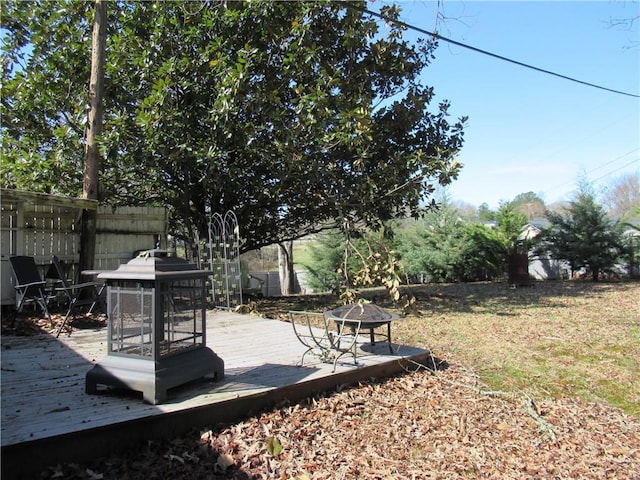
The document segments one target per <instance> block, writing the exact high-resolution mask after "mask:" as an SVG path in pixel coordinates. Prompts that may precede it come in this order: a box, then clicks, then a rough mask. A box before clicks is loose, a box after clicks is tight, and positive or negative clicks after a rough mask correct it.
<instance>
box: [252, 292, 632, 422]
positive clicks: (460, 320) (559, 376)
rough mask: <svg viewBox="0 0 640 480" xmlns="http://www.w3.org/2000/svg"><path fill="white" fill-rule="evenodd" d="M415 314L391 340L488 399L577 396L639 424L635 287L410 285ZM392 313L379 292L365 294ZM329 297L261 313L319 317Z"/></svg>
mask: <svg viewBox="0 0 640 480" xmlns="http://www.w3.org/2000/svg"><path fill="white" fill-rule="evenodd" d="M407 293H409V294H412V295H414V296H415V297H416V300H417V304H416V306H417V309H418V312H416V313H413V314H410V315H407V316H405V318H404V320H403V321H401V322H397V323H395V324H394V326H393V329H394V340H395V341H397V342H399V343H405V344H408V345H413V346H418V347H422V348H427V349H429V350H431V351H432V353H433V354H434V356H435V357H437V358H439V359H442V360H443V361H446V362H448V363H452V362H453V363H458V364H462V365H464V366H466V367H467V368H470V369H473V370H474V371H475V372H476V373H477V374H478V375H479V377H480V378H479V379H480V380H481V381H482V383H485V384H487V385H488V386H489V387H490V388H492V389H495V390H502V391H507V392H514V391H521V392H523V393H525V394H527V395H529V396H530V397H532V398H535V399H542V398H564V397H577V398H580V399H582V400H585V401H589V402H590V401H600V402H604V403H606V404H608V405H610V406H613V407H618V408H621V409H622V410H624V411H625V412H626V413H627V414H630V415H632V416H635V417H637V418H640V283H639V282H622V283H591V282H582V281H567V282H544V283H538V284H536V285H534V286H532V287H526V288H518V289H512V288H509V287H508V285H506V284H502V283H474V284H455V285H454V284H447V285H428V286H415V287H411V288H409V289H408V292H407ZM362 296H363V297H365V298H369V299H371V300H373V301H374V302H376V303H377V304H379V305H382V306H385V307H387V308H389V309H390V310H391V309H393V305H392V304H391V303H390V302H389V301H388V300H387V299H386V296H385V294H384V292H381V291H377V290H369V291H366V292H363V294H362ZM337 304H339V299H338V298H337V297H335V296H331V295H314V296H294V297H287V298H275V299H264V300H261V301H260V302H258V304H257V305H256V309H257V311H258V312H259V313H261V314H263V315H265V316H269V317H272V318H284V316H285V314H286V312H287V310H289V309H307V310H318V311H321V310H323V309H325V308H328V307H331V306H335V305H337Z"/></svg>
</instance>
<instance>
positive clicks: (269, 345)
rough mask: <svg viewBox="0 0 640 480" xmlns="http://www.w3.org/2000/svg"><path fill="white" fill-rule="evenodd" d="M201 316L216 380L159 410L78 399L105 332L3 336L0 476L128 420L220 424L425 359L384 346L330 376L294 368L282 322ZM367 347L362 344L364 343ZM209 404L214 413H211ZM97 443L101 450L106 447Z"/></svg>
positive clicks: (122, 394) (114, 397) (107, 395)
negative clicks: (40, 451) (220, 370)
mask: <svg viewBox="0 0 640 480" xmlns="http://www.w3.org/2000/svg"><path fill="white" fill-rule="evenodd" d="M207 317H208V318H207V332H206V335H207V346H209V347H210V348H211V349H212V350H214V351H215V352H216V353H217V354H218V355H219V356H220V357H221V358H222V359H223V360H224V362H225V378H224V380H222V381H213V379H207V378H205V379H202V380H200V381H196V382H191V383H189V384H186V385H183V386H180V387H176V388H174V389H171V390H169V392H168V399H167V401H166V402H164V403H162V404H160V405H149V404H146V403H143V402H142V399H141V395H139V394H137V393H135V392H128V391H116V390H113V389H109V390H106V389H105V390H101V391H100V392H99V394H97V395H87V394H86V393H85V374H86V372H87V371H89V370H90V369H91V367H92V366H93V365H95V363H96V362H98V361H99V360H100V359H101V358H103V357H104V356H105V355H106V348H107V347H106V344H107V342H106V329H98V330H77V331H74V332H73V334H72V335H71V336H66V335H64V334H63V335H61V336H60V337H59V338H57V339H56V338H55V337H54V336H53V335H47V334H41V335H37V336H32V337H3V338H2V366H1V368H2V375H1V383H2V399H1V407H2V408H1V421H2V423H1V427H0V433H1V444H2V453H3V474H4V473H6V472H5V464H7V461H9V465H13V468H16V467H15V465H16V464H15V462H14V463H12V462H11V460H12V455H13V454H15V460H16V462H17V461H19V459H20V458H21V457H20V452H21V451H22V450H24V452H23V453H24V455H27V454H28V453H29V448H39V447H42V445H49V443H51V444H55V445H58V446H59V448H57V451H56V453H55V455H57V458H59V457H60V455H63V454H64V452H65V451H66V450H65V449H64V442H63V440H62V439H67V440H72V439H73V438H74V437H77V438H78V439H82V438H85V439H87V438H91V435H92V432H93V431H96V432H97V431H100V432H102V433H101V434H104V429H108V428H110V427H113V426H114V425H117V426H119V428H120V430H122V432H125V431H126V429H124V428H122V427H123V426H125V425H126V424H127V423H129V422H145V425H151V423H150V422H153V421H156V420H157V421H156V424H153V425H154V426H153V428H155V429H157V430H158V432H161V428H162V427H161V425H160V422H166V423H167V424H168V423H170V422H168V420H167V418H169V417H167V415H170V418H172V419H175V420H174V421H175V422H183V424H186V423H188V421H196V420H198V419H199V418H200V417H199V415H200V416H202V415H205V414H206V415H208V416H206V417H204V418H214V417H215V418H218V419H220V418H225V417H224V414H225V411H229V416H230V418H232V417H233V416H234V415H235V416H237V415H238V413H239V412H240V413H242V412H244V409H248V408H252V409H253V408H261V407H263V406H264V405H266V404H268V402H269V401H270V399H271V400H272V398H278V397H277V395H276V396H273V397H271V396H270V395H271V394H272V393H273V394H275V393H276V392H278V391H279V390H281V391H282V392H281V393H280V395H291V396H294V397H295V396H300V395H304V394H305V393H307V390H305V388H306V386H307V385H308V392H309V393H310V392H314V391H317V389H318V388H324V389H326V388H332V387H335V386H337V385H339V384H343V383H349V382H353V381H357V379H358V378H360V377H362V375H366V376H367V377H363V378H368V377H369V376H381V375H384V374H388V372H390V371H393V369H394V368H396V367H395V366H394V364H397V363H399V360H400V361H403V360H405V361H407V360H408V361H422V360H424V359H425V358H426V355H427V352H425V351H424V350H421V349H417V348H413V347H409V346H400V347H398V351H397V353H395V354H394V355H391V354H390V353H389V350H388V346H387V344H386V343H382V344H378V345H375V347H374V348H373V349H372V348H371V346H367V347H368V348H367V349H366V350H367V351H364V350H361V351H359V353H358V363H359V364H358V365H357V366H356V365H353V363H352V362H351V361H350V360H351V359H350V358H347V357H345V362H344V363H339V364H338V366H337V369H336V371H335V373H334V372H332V365H329V364H325V363H321V362H320V361H319V360H317V359H316V358H314V357H312V356H309V355H308V356H307V358H305V365H304V366H302V367H299V366H298V362H299V360H300V358H301V356H302V354H303V353H304V351H305V347H304V346H303V345H302V344H300V343H299V342H298V340H297V339H296V337H295V335H294V333H293V329H292V328H291V325H290V324H288V323H286V322H282V321H279V320H270V319H264V318H260V317H257V316H252V315H240V314H236V313H232V312H227V311H211V312H209V313H208V315H207ZM367 341H368V339H367V337H364V336H363V337H362V342H363V345H364V344H366V342H367ZM376 367H380V369H379V370H376ZM365 371H366V373H365ZM234 402H237V405H235V404H234ZM216 406H219V407H220V408H218V409H217V410H213V409H212V408H214V407H216ZM212 412H213V413H212ZM247 413H248V412H247ZM181 414H182V417H181ZM211 415H213V417H212V416H211ZM189 419H190V420H189ZM112 430H113V429H112ZM110 431H111V430H110ZM123 435H124V433H123ZM80 441H82V440H77V442H80ZM121 441H122V440H121ZM98 443H104V448H108V445H107V442H104V441H101V442H98ZM31 444H33V446H32V447H31ZM94 453H96V454H97V453H99V452H94ZM52 455H53V453H52ZM45 461H46V460H45Z"/></svg>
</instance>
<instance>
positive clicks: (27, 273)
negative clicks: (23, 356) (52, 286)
mask: <svg viewBox="0 0 640 480" xmlns="http://www.w3.org/2000/svg"><path fill="white" fill-rule="evenodd" d="M9 263H10V264H11V269H12V270H13V275H14V276H15V279H16V284H15V285H14V288H15V290H16V312H18V313H19V312H21V311H22V309H23V308H24V306H25V305H34V306H36V307H40V309H41V310H42V311H43V313H45V314H46V315H47V317H49V321H50V322H51V326H52V327H53V320H52V318H51V314H50V313H49V308H48V306H47V302H48V295H47V282H46V281H44V280H43V279H42V276H41V275H40V272H39V271H38V266H37V265H36V261H35V259H34V258H33V257H28V256H22V255H21V256H15V257H10V258H9Z"/></svg>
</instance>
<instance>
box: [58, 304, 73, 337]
mask: <svg viewBox="0 0 640 480" xmlns="http://www.w3.org/2000/svg"><path fill="white" fill-rule="evenodd" d="M73 305H74V302H71V303H70V304H69V309H68V310H67V314H66V315H65V316H64V320H63V321H62V323H61V324H60V326H59V327H58V333H56V338H58V337H59V336H60V332H62V329H63V328H64V326H65V325H66V324H67V320H68V318H69V316H70V315H71V313H72V312H73ZM69 336H71V331H69Z"/></svg>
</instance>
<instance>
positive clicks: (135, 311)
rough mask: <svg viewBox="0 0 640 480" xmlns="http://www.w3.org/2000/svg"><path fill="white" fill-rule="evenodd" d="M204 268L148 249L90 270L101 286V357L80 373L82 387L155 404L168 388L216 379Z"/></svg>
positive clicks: (218, 364)
mask: <svg viewBox="0 0 640 480" xmlns="http://www.w3.org/2000/svg"><path fill="white" fill-rule="evenodd" d="M210 273H211V272H209V271H206V270H197V269H196V266H195V265H193V264H189V263H187V262H186V261H185V260H182V259H179V258H175V257H169V256H168V255H167V252H165V251H163V250H149V251H147V252H144V253H142V254H141V255H140V256H138V257H136V258H134V259H133V260H131V261H129V262H128V263H126V264H122V265H120V267H119V268H118V269H117V270H114V271H111V272H104V273H101V274H100V275H98V278H101V279H104V280H105V281H106V283H107V308H108V327H107V356H106V357H104V358H103V359H102V360H100V361H99V362H98V363H97V364H96V365H95V366H94V367H93V368H92V369H91V370H90V371H89V372H87V375H86V379H85V390H86V392H87V393H88V394H94V393H98V388H97V386H98V385H107V386H112V387H118V388H126V389H129V390H135V391H140V392H142V395H143V399H144V401H145V402H148V403H152V404H158V403H162V402H163V401H164V400H166V398H167V390H168V389H170V388H173V387H176V386H178V385H182V384H184V383H187V382H190V381H193V380H197V379H199V378H202V377H205V376H211V375H213V376H214V379H215V380H221V379H222V378H223V377H224V362H223V360H222V359H221V358H220V357H218V356H217V355H216V354H215V353H214V352H213V351H212V350H211V349H209V348H207V346H206V288H205V282H206V279H207V276H208V275H210Z"/></svg>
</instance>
